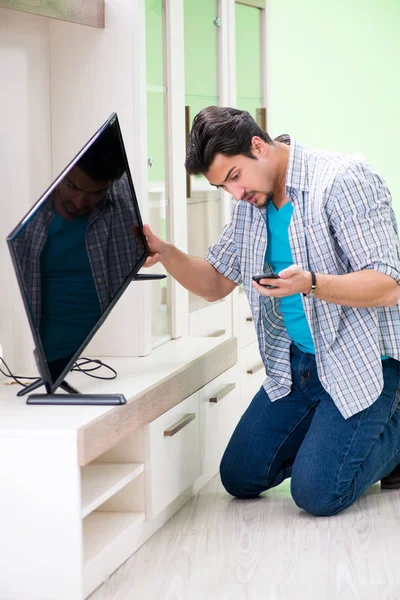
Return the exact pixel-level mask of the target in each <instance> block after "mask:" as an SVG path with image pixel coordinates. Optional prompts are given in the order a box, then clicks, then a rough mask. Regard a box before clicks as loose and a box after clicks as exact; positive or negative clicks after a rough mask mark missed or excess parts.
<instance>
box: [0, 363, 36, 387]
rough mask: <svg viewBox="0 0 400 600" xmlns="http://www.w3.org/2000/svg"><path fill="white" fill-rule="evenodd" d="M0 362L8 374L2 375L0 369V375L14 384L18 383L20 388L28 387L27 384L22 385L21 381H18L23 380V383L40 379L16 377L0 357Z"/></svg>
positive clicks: (2, 372)
mask: <svg viewBox="0 0 400 600" xmlns="http://www.w3.org/2000/svg"><path fill="white" fill-rule="evenodd" d="M0 361H1V362H2V363H3V365H4V366H5V368H6V369H7V371H8V373H4V371H3V369H2V368H1V367H0V373H1V374H2V375H4V377H8V378H9V379H13V380H14V381H15V382H16V383H18V385H22V387H28V384H25V383H22V381H19V380H20V379H23V380H24V381H38V380H39V379H40V378H39V377H19V376H18V375H13V374H12V373H11V370H10V368H9V366H8V364H7V363H6V361H5V360H4V358H2V357H0Z"/></svg>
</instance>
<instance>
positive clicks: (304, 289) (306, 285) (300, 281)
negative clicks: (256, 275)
mask: <svg viewBox="0 0 400 600" xmlns="http://www.w3.org/2000/svg"><path fill="white" fill-rule="evenodd" d="M278 275H279V279H261V282H262V283H263V284H264V285H260V284H258V283H256V282H255V281H253V286H254V287H255V288H256V290H258V291H259V292H260V294H261V295H262V296H273V297H275V298H284V297H285V296H293V295H294V294H308V293H309V292H310V291H311V273H310V272H309V271H305V270H304V269H302V268H301V267H299V265H291V266H290V267H288V268H287V269H283V271H280V273H278ZM261 282H260V283H261ZM265 285H273V286H275V287H274V288H273V289H271V288H267V287H265Z"/></svg>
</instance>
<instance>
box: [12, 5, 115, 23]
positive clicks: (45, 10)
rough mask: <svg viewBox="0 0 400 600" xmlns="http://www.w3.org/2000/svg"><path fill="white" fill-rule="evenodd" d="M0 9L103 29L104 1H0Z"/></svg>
mask: <svg viewBox="0 0 400 600" xmlns="http://www.w3.org/2000/svg"><path fill="white" fill-rule="evenodd" d="M0 8H11V9H13V10H20V11H22V12H27V13H32V14H35V15H39V16H42V17H50V18H52V19H58V20H60V21H70V22H71V23H78V24H81V25H89V26H90V27H98V28H103V27H104V0H67V2H54V0H0Z"/></svg>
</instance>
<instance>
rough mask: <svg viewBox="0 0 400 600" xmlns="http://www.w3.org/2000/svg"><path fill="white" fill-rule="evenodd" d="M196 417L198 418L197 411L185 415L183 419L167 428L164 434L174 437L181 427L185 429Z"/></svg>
mask: <svg viewBox="0 0 400 600" xmlns="http://www.w3.org/2000/svg"><path fill="white" fill-rule="evenodd" d="M195 418H196V413H188V414H187V415H185V416H184V417H182V419H181V420H180V421H178V422H177V423H175V425H172V426H171V427H168V429H166V430H165V431H164V435H165V436H166V437H172V436H173V435H175V434H176V433H178V431H180V430H181V429H183V428H184V427H186V425H189V423H190V422H191V421H194V419H195Z"/></svg>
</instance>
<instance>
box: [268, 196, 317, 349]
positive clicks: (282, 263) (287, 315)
mask: <svg viewBox="0 0 400 600" xmlns="http://www.w3.org/2000/svg"><path fill="white" fill-rule="evenodd" d="M292 214H293V206H292V205H291V203H290V202H287V203H286V204H284V205H283V206H282V207H281V208H280V209H279V210H278V209H277V208H276V207H275V204H274V203H273V202H272V201H271V202H268V206H267V232H268V244H267V251H266V254H265V260H266V262H267V263H268V264H269V265H271V268H272V269H273V271H274V272H275V273H279V271H282V269H286V268H287V267H290V265H292V264H293V258H292V251H291V249H290V243H289V224H290V219H291V218H292ZM280 307H281V313H282V316H283V321H284V323H285V327H286V331H287V332H288V334H289V337H290V338H291V340H292V341H293V342H294V343H295V344H296V346H298V348H300V350H303V352H308V353H310V354H315V347H314V342H313V339H312V336H311V331H310V327H309V325H308V321H307V319H306V315H305V312H304V308H303V303H302V300H301V296H300V294H294V295H293V296H286V297H285V298H281V299H280Z"/></svg>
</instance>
